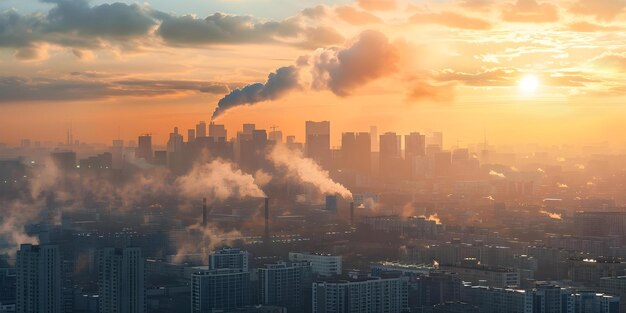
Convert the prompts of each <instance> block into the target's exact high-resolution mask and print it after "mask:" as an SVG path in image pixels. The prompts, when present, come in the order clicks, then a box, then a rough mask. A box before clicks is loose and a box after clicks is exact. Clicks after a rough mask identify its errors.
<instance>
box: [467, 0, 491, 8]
mask: <svg viewBox="0 0 626 313" xmlns="http://www.w3.org/2000/svg"><path fill="white" fill-rule="evenodd" d="M492 4H493V0H463V1H460V2H459V5H460V6H462V7H464V8H468V9H474V10H484V9H488V8H491V5H492Z"/></svg>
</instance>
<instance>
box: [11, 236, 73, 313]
mask: <svg viewBox="0 0 626 313" xmlns="http://www.w3.org/2000/svg"><path fill="white" fill-rule="evenodd" d="M16 275H17V281H16V284H17V298H16V300H17V303H16V308H17V312H18V313H61V312H63V296H62V294H61V292H62V289H61V255H60V253H59V247H58V246H55V245H31V244H23V245H21V246H20V250H19V251H17V263H16Z"/></svg>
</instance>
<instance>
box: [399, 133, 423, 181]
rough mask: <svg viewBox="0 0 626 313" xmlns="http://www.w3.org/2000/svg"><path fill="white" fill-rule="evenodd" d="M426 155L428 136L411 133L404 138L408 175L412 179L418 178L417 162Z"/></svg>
mask: <svg viewBox="0 0 626 313" xmlns="http://www.w3.org/2000/svg"><path fill="white" fill-rule="evenodd" d="M425 155H426V136H425V135H422V134H420V133H416V132H413V133H410V134H408V135H405V136H404V160H405V162H406V169H407V173H408V174H409V175H410V177H411V178H415V177H416V176H417V174H418V173H417V172H418V171H417V168H416V162H417V160H418V158H422V157H424V156H425Z"/></svg>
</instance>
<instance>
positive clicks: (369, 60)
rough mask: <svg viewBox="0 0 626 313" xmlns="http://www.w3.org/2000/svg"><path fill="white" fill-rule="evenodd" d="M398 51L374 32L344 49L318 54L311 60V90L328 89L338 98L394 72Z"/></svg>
mask: <svg viewBox="0 0 626 313" xmlns="http://www.w3.org/2000/svg"><path fill="white" fill-rule="evenodd" d="M399 59H400V51H399V48H398V47H396V46H394V45H393V44H392V43H390V42H389V40H388V39H387V37H386V36H385V35H384V34H383V33H380V32H378V31H374V30H368V31H364V32H363V33H361V34H360V35H359V36H358V37H357V39H356V41H354V43H353V44H352V45H351V46H350V47H348V48H345V49H325V50H322V51H318V53H316V55H315V56H314V57H313V59H312V64H313V69H312V73H313V87H314V88H315V89H326V88H328V89H330V90H331V91H332V92H333V93H335V94H336V95H338V96H347V95H349V94H350V92H351V91H352V90H353V89H355V88H357V87H359V86H362V85H364V84H366V83H368V82H370V81H373V80H375V79H378V78H381V77H384V76H387V75H390V74H392V73H394V72H396V70H397V69H398V68H397V67H398V62H399Z"/></svg>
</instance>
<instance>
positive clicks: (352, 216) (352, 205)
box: [350, 202, 354, 226]
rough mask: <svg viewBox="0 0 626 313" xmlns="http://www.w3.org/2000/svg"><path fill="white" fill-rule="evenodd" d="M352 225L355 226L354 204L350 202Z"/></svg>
mask: <svg viewBox="0 0 626 313" xmlns="http://www.w3.org/2000/svg"><path fill="white" fill-rule="evenodd" d="M350 225H351V226H354V202H350Z"/></svg>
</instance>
